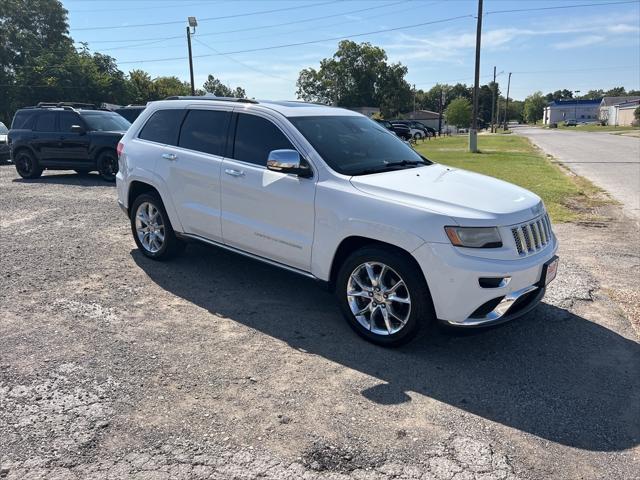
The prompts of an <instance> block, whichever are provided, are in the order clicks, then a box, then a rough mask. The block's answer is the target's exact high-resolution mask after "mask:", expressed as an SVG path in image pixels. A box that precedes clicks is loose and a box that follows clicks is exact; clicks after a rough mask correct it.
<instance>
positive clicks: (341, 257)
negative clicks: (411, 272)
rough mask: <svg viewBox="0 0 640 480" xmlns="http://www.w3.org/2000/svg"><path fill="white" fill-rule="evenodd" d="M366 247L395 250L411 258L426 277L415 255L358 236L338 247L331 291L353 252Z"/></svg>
mask: <svg viewBox="0 0 640 480" xmlns="http://www.w3.org/2000/svg"><path fill="white" fill-rule="evenodd" d="M364 247H382V248H385V249H389V250H394V251H396V252H398V253H400V254H402V255H404V256H406V257H407V258H409V259H410V260H411V261H412V262H413V263H414V264H415V266H416V268H417V269H418V271H419V272H420V275H423V276H424V274H423V272H422V269H421V268H420V265H418V262H417V261H416V259H415V258H414V257H413V255H411V253H409V252H408V251H407V250H405V249H404V248H401V247H398V246H396V245H392V244H390V243H386V242H381V241H380V240H373V239H371V238H367V237H357V236H354V237H347V238H345V239H344V240H342V242H340V245H338V248H337V250H336V253H335V255H334V256H333V262H332V263H331V273H330V275H329V290H330V291H332V292H333V291H334V290H335V285H336V279H337V277H338V271H339V270H340V266H341V265H342V264H343V262H344V261H345V260H346V259H347V257H348V256H349V255H351V254H352V253H353V252H355V251H356V250H360V249H361V248H364Z"/></svg>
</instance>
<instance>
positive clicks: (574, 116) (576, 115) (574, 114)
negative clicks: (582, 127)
mask: <svg viewBox="0 0 640 480" xmlns="http://www.w3.org/2000/svg"><path fill="white" fill-rule="evenodd" d="M573 93H575V94H576V106H575V108H574V109H573V119H574V120H575V122H576V125H577V124H578V95H577V94H578V93H580V90H574V91H573Z"/></svg>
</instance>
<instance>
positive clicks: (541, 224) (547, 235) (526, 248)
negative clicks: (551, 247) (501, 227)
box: [511, 213, 553, 257]
mask: <svg viewBox="0 0 640 480" xmlns="http://www.w3.org/2000/svg"><path fill="white" fill-rule="evenodd" d="M511 233H512V234H513V239H514V240H515V242H516V249H517V250H518V255H521V256H523V257H524V256H527V255H531V254H532V253H535V252H538V251H540V250H542V249H543V248H544V247H545V246H546V245H547V244H548V243H549V242H550V241H551V239H552V238H553V233H552V232H551V222H550V221H549V216H548V215H547V214H546V213H545V214H544V215H541V216H539V217H537V218H534V219H533V220H530V221H528V222H525V223H522V224H520V225H516V226H515V227H512V228H511Z"/></svg>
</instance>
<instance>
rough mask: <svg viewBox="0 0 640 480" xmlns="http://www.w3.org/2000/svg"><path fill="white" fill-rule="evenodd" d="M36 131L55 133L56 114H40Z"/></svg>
mask: <svg viewBox="0 0 640 480" xmlns="http://www.w3.org/2000/svg"><path fill="white" fill-rule="evenodd" d="M34 130H35V131H37V132H55V131H56V112H40V115H38V118H37V120H36V126H35V128H34Z"/></svg>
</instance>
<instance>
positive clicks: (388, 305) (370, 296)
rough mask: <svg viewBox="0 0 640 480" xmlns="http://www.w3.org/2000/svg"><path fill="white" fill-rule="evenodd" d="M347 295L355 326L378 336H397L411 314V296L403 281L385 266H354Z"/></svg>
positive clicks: (365, 264) (375, 263)
mask: <svg viewBox="0 0 640 480" xmlns="http://www.w3.org/2000/svg"><path fill="white" fill-rule="evenodd" d="M346 293H347V300H348V303H349V308H350V309H351V313H352V314H353V316H354V317H355V318H356V320H357V321H358V323H360V325H362V326H363V327H364V328H366V329H367V330H369V331H370V332H372V333H375V334H377V335H393V334H395V333H398V332H399V331H400V330H402V329H403V328H404V326H405V325H406V324H407V322H408V320H409V316H410V315H411V297H410V295H409V290H408V289H407V286H406V284H405V282H404V280H403V279H402V277H400V275H398V273H397V272H396V271H395V270H393V269H392V268H391V267H389V266H388V265H385V264H384V263H381V262H366V263H363V264H361V265H359V266H358V267H356V268H355V269H354V270H353V272H352V273H351V275H350V276H349V281H348V282H347V292H346Z"/></svg>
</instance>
